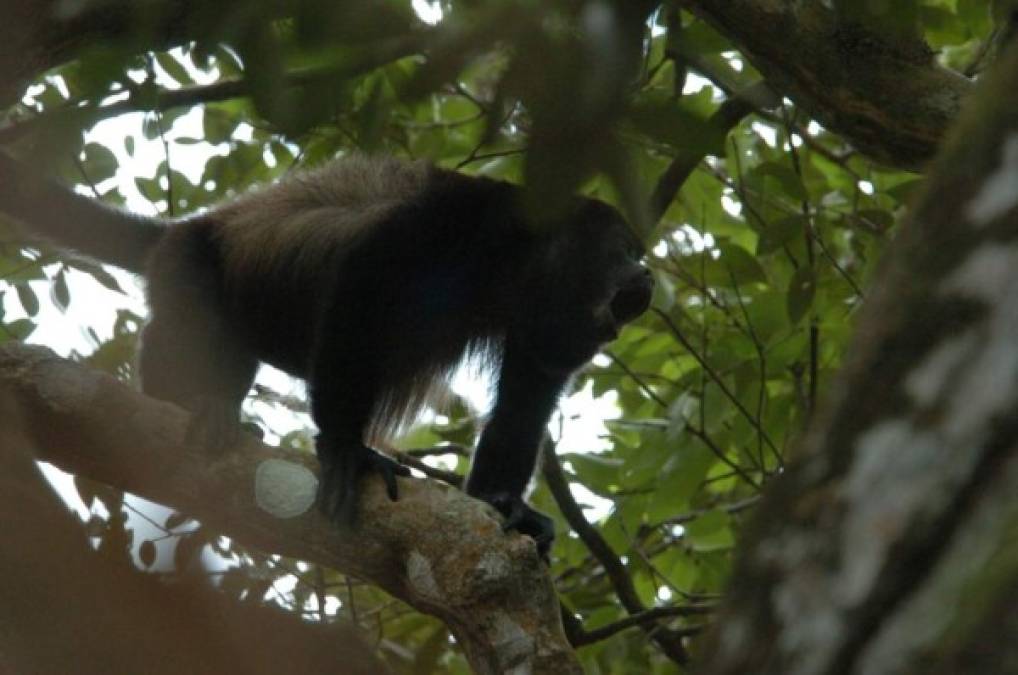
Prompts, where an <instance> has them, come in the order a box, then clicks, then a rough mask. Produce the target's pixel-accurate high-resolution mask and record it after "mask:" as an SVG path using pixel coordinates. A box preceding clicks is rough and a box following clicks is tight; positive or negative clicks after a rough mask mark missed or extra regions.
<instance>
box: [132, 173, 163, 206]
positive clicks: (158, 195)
mask: <svg viewBox="0 0 1018 675" xmlns="http://www.w3.org/2000/svg"><path fill="white" fill-rule="evenodd" d="M134 185H135V186H136V187H137V188H138V192H140V193H141V196H142V197H144V198H145V199H147V200H149V201H150V202H152V203H153V204H155V203H156V202H158V201H160V200H161V199H163V197H165V196H166V192H165V191H164V190H163V188H162V187H161V186H160V185H159V178H158V177H155V178H144V177H143V176H135V178H134Z"/></svg>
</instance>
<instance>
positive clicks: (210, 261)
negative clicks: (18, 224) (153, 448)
mask: <svg viewBox="0 0 1018 675" xmlns="http://www.w3.org/2000/svg"><path fill="white" fill-rule="evenodd" d="M522 197H523V191H522V188H520V187H518V186H514V185H512V184H509V183H505V182H501V181H495V180H491V179H486V178H479V177H472V176H467V175H463V174H460V173H456V172H453V171H447V170H442V169H439V168H436V167H434V166H431V165H428V164H425V163H422V162H417V163H407V162H402V161H397V160H394V159H378V158H368V157H363V156H352V157H347V158H343V159H338V160H335V161H333V162H331V163H329V164H327V165H325V166H323V167H321V168H319V169H317V170H314V171H308V172H304V173H295V174H294V175H292V176H290V177H287V178H285V179H283V180H281V181H280V182H278V183H276V184H274V185H270V186H267V187H263V188H261V189H257V190H254V191H252V192H250V193H247V194H245V195H242V196H240V197H238V198H236V199H233V200H231V201H227V202H225V203H223V204H221V205H218V206H215V207H213V208H211V209H209V210H208V211H205V212H203V213H201V214H198V215H194V216H190V217H187V218H184V219H180V220H176V221H173V222H166V221H162V220H159V219H155V218H144V217H139V216H134V215H130V214H127V213H125V212H123V211H119V210H115V209H111V208H107V207H105V206H103V205H101V204H99V203H97V202H94V201H92V200H89V199H87V198H85V197H81V196H78V195H75V194H74V193H73V192H71V191H69V190H66V189H65V188H62V187H60V186H58V185H57V184H56V183H53V182H51V181H49V180H47V179H41V178H38V177H35V178H33V177H32V176H31V174H30V171H28V170H27V169H26V168H25V167H22V166H21V165H20V164H18V163H15V162H14V161H13V160H11V159H9V158H6V157H3V156H2V155H0V210H2V211H5V212H7V213H8V214H10V215H13V216H14V217H16V218H18V219H19V220H22V221H24V222H25V223H26V224H28V225H29V226H30V227H33V228H34V229H35V230H36V231H37V232H38V233H40V234H41V235H43V236H45V237H48V238H51V239H52V240H53V241H55V242H56V243H58V244H60V245H63V246H66V247H69V248H72V249H74V250H76V251H79V252H80V253H82V254H84V255H88V256H92V257H94V258H97V259H99V260H102V261H105V262H109V263H112V264H114V265H117V266H120V267H123V268H125V269H128V270H131V271H134V272H139V273H142V274H144V275H145V277H146V279H147V295H148V301H149V304H150V307H151V319H150V321H149V322H148V324H147V325H146V326H145V328H144V330H143V333H142V350H141V356H140V371H141V378H142V388H143V390H144V391H145V392H146V393H147V394H150V395H152V396H155V397H157V398H160V399H164V400H168V401H172V402H175V403H177V404H179V405H181V406H183V407H185V408H187V409H188V410H190V411H192V412H193V414H194V418H193V422H192V429H193V430H194V431H195V432H196V434H198V437H199V438H200V439H204V440H205V441H206V442H207V443H209V444H210V445H224V444H228V443H230V442H232V441H233V440H234V439H235V436H234V435H235V433H236V430H237V428H238V420H239V409H240V405H241V403H242V401H243V399H244V397H245V396H246V395H247V393H248V390H249V389H250V387H251V384H252V381H253V379H254V375H255V370H256V368H257V366H258V363H259V361H264V362H267V363H270V364H272V365H274V366H276V367H278V368H280V369H282V370H284V371H286V372H288V373H291V374H293V375H296V376H298V377H302V378H304V379H305V380H307V382H308V383H309V388H310V395H311V407H312V416H313V419H314V421H315V423H316V424H317V426H318V429H319V434H318V437H317V442H316V445H317V453H318V458H319V460H320V462H321V465H322V480H321V501H322V505H323V508H324V509H325V510H326V512H327V513H329V514H330V515H331V516H332V517H334V518H337V519H344V520H346V521H348V522H349V521H350V520H351V519H352V517H353V514H354V507H355V504H356V498H357V490H356V488H357V481H358V478H359V477H360V476H361V475H362V474H363V473H365V472H368V471H374V472H378V473H379V474H381V476H382V477H383V479H384V480H385V483H386V486H387V489H388V492H389V496H390V497H391V498H393V499H395V498H396V479H395V476H396V475H407V474H408V473H409V472H408V470H407V469H406V467H404V466H402V465H400V464H398V463H396V462H395V461H393V460H392V459H390V458H388V457H386V456H385V455H382V454H379V453H377V452H375V451H374V450H372V449H371V448H370V447H369V446H368V444H369V443H371V442H372V441H373V440H379V439H381V438H384V437H385V436H386V435H388V434H391V433H393V432H394V431H396V430H397V429H398V428H399V427H400V425H402V424H404V423H405V422H408V421H412V419H413V417H414V415H415V414H416V412H417V411H418V410H419V409H420V407H421V406H422V405H423V404H425V403H426V402H427V400H428V395H429V392H430V390H431V388H432V384H433V383H435V382H436V381H438V380H439V379H440V378H442V377H443V376H445V375H447V374H448V372H449V370H450V369H451V368H452V367H453V366H454V365H455V364H456V363H457V362H458V361H459V360H460V359H461V358H462V357H463V355H464V354H474V355H481V356H486V357H493V358H492V359H491V361H490V362H492V363H498V364H499V370H498V379H497V391H496V402H495V406H494V409H493V411H492V412H491V415H490V419H489V421H488V422H487V424H486V426H485V427H484V430H483V432H482V434H481V437H480V441H479V442H478V445H477V450H476V453H475V455H474V461H473V465H472V468H471V471H470V475H469V477H468V479H467V483H466V490H467V492H468V493H469V494H471V495H473V496H475V497H478V498H480V499H483V500H485V501H487V502H489V503H491V504H493V505H494V506H495V507H496V508H497V509H498V510H499V511H501V512H502V513H503V514H504V515H505V516H506V518H507V523H506V527H507V528H508V527H511V528H514V529H517V530H519V531H521V532H523V533H525V534H528V535H531V536H533V537H534V539H535V540H536V541H537V542H538V545H539V547H540V548H541V549H542V551H546V550H547V547H548V546H549V545H550V543H551V540H552V536H553V530H552V523H551V520H550V519H549V518H548V517H547V516H545V515H543V514H541V513H539V512H537V511H535V510H533V509H531V508H530V507H529V506H528V505H527V504H526V503H525V502H524V501H523V493H524V490H525V489H526V486H527V483H528V481H529V480H530V477H531V474H532V472H533V469H534V465H535V463H536V458H537V452H538V446H539V444H540V440H541V438H542V435H543V433H544V428H545V425H546V424H547V422H548V418H549V416H550V415H551V412H552V410H553V408H554V406H555V402H556V399H557V398H558V396H559V394H560V393H561V391H562V389H563V387H564V386H565V385H566V383H567V381H568V379H569V378H570V376H571V375H572V374H573V372H574V371H575V370H576V369H577V368H579V367H580V366H582V365H583V364H585V363H586V362H587V361H588V360H589V359H590V358H591V357H592V356H593V355H594V354H595V353H596V352H597V351H598V349H599V347H600V345H602V344H604V343H606V342H608V341H610V340H612V339H613V338H615V336H616V335H617V334H618V330H619V328H620V327H621V326H622V325H623V324H625V323H626V322H628V321H631V320H633V319H634V318H636V317H637V316H639V315H640V314H641V313H642V312H643V311H644V310H645V309H646V308H647V306H648V304H649V302H650V296H651V289H652V282H651V278H650V275H649V273H648V271H647V269H646V268H645V267H644V266H642V265H641V264H640V259H641V258H642V256H643V253H644V251H643V247H642V245H641V243H640V242H639V240H638V239H637V238H636V237H635V236H634V234H633V233H632V231H631V229H630V228H629V226H628V225H627V224H626V223H625V221H624V220H623V219H622V217H621V216H620V215H619V213H618V212H617V211H616V210H615V209H613V208H612V207H610V206H608V205H607V204H604V203H603V202H600V201H596V200H593V199H586V198H575V199H574V200H573V201H572V203H571V205H570V207H569V209H568V211H567V213H565V214H564V215H563V216H561V218H560V219H559V221H560V222H557V223H552V224H550V225H548V226H545V227H541V228H535V227H534V226H533V225H532V224H531V223H530V222H529V220H528V218H527V217H525V212H524V204H523V198H522ZM496 359H497V360H496Z"/></svg>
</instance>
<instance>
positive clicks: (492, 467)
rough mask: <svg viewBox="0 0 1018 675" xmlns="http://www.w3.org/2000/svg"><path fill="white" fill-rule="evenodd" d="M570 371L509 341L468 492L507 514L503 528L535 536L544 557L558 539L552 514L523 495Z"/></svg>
mask: <svg viewBox="0 0 1018 675" xmlns="http://www.w3.org/2000/svg"><path fill="white" fill-rule="evenodd" d="M567 380H568V375H565V374H563V375H559V374H550V373H548V372H546V371H545V370H543V369H542V368H540V367H539V366H538V365H537V364H536V363H535V362H534V361H533V359H532V358H531V357H530V355H529V354H528V353H526V352H525V351H524V350H523V349H522V348H520V347H519V345H517V344H514V343H512V342H510V343H509V344H508V345H506V350H505V356H504V358H503V361H502V370H501V372H500V373H499V378H498V392H497V395H496V400H495V408H494V410H493V411H492V413H491V419H490V421H489V422H488V424H487V426H486V427H485V428H484V432H483V433H482V434H481V440H480V441H479V442H478V444H477V450H476V451H475V452H474V461H473V465H472V466H471V467H470V476H469V477H468V478H467V485H466V491H467V494H469V495H471V496H473V497H477V498H478V499H483V500H484V501H486V502H488V503H489V504H491V505H492V506H494V507H495V508H496V509H498V510H499V512H501V513H502V515H503V516H505V523H504V525H503V527H504V528H505V529H507V530H516V531H517V532H521V533H522V534H526V535H528V536H530V537H533V539H534V541H535V542H536V543H537V550H538V552H539V553H540V554H541V556H542V557H544V558H547V557H548V551H549V550H550V549H551V544H552V542H553V541H554V539H555V525H554V523H553V522H552V520H551V518H549V517H548V516H546V515H544V514H543V513H541V512H540V511H537V510H535V509H534V508H532V507H531V506H530V505H529V504H527V503H526V501H524V499H523V492H524V491H525V490H526V488H527V483H529V482H530V477H531V474H533V472H534V465H535V464H536V463H537V453H538V448H539V447H540V444H541V440H542V439H543V438H544V433H545V426H546V425H547V424H548V418H549V417H551V413H552V410H554V408H555V403H556V402H557V401H558V396H559V393H560V392H561V391H562V388H563V387H564V386H565V383H566V381H567Z"/></svg>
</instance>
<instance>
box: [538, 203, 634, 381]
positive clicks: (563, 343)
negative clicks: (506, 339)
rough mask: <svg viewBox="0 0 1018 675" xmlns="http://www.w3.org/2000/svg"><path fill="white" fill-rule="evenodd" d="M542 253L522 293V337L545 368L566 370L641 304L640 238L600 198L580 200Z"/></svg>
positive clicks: (590, 352)
mask: <svg viewBox="0 0 1018 675" xmlns="http://www.w3.org/2000/svg"><path fill="white" fill-rule="evenodd" d="M545 253H546V255H545V256H544V258H543V261H542V262H541V264H540V265H539V266H538V268H537V269H535V270H534V274H533V277H532V281H533V283H532V284H529V286H530V287H531V288H530V290H529V293H528V296H529V297H526V298H525V301H526V302H527V303H528V305H529V307H530V309H529V312H528V313H530V312H532V313H530V317H529V319H530V320H529V321H528V322H527V323H528V324H529V328H528V330H527V331H526V332H527V336H526V341H527V342H528V343H529V344H530V346H531V350H532V352H533V355H534V357H535V358H536V360H537V361H538V362H539V363H541V364H542V366H543V367H545V368H546V369H548V370H549V371H572V370H575V369H576V368H578V367H580V366H582V365H583V364H585V363H586V362H587V361H589V360H590V359H591V358H592V357H593V356H594V355H595V354H596V353H597V352H598V351H599V350H600V349H601V347H602V346H603V345H604V344H605V343H607V342H610V341H612V340H614V339H615V338H616V337H618V334H619V332H620V331H621V329H622V327H623V326H624V325H625V324H627V323H629V322H630V321H633V320H634V319H636V318H637V317H639V316H640V315H641V314H643V312H645V311H646V310H647V308H648V307H649V306H650V300H651V295H652V293H653V289H654V281H653V277H652V276H651V274H650V270H648V269H647V268H646V267H645V266H644V265H643V264H641V262H640V261H641V259H642V257H643V254H644V250H643V246H642V244H641V243H640V242H639V241H638V240H637V238H636V237H635V235H634V234H633V232H632V230H631V229H630V227H629V225H628V224H627V223H626V222H625V221H624V220H623V219H622V216H621V215H620V214H619V213H618V212H617V211H616V210H615V209H613V208H611V207H610V206H608V205H607V204H604V203H602V202H598V201H594V200H583V202H582V204H581V206H580V208H579V209H578V210H577V211H576V212H575V213H574V214H573V215H572V217H571V218H570V219H569V220H568V221H567V222H566V223H565V224H563V225H562V226H561V227H560V228H559V229H558V230H557V231H556V232H555V233H554V235H553V241H551V242H550V245H549V246H548V249H547V251H546V252H545Z"/></svg>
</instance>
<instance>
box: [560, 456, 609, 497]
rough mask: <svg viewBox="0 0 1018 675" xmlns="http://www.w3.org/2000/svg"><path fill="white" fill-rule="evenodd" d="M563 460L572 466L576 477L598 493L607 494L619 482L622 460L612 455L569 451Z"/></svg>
mask: <svg viewBox="0 0 1018 675" xmlns="http://www.w3.org/2000/svg"><path fill="white" fill-rule="evenodd" d="M562 459H563V460H565V461H568V462H569V464H570V466H572V468H573V471H574V472H575V473H576V477H577V478H579V479H580V481H581V482H582V483H583V484H584V485H585V486H586V487H588V488H590V489H591V490H593V491H594V492H597V493H598V494H602V495H607V494H610V493H611V488H615V487H617V486H618V484H619V469H620V468H621V466H622V462H621V461H620V460H617V459H612V458H610V457H604V456H602V455H596V454H593V453H591V454H585V455H581V454H579V453H568V454H566V455H563V457H562Z"/></svg>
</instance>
